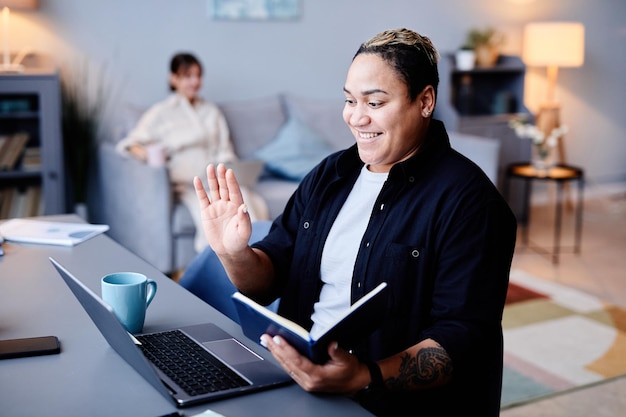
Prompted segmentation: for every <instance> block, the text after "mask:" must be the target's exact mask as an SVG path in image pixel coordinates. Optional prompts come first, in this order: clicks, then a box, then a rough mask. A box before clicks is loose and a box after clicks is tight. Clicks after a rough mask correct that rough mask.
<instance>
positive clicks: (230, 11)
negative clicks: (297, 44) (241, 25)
mask: <svg viewBox="0 0 626 417" xmlns="http://www.w3.org/2000/svg"><path fill="white" fill-rule="evenodd" d="M208 8H209V10H208V11H209V16H210V17H211V18H212V19H214V20H293V19H297V18H298V17H299V16H300V0H208Z"/></svg>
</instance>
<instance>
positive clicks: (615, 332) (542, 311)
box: [502, 270, 626, 408]
mask: <svg viewBox="0 0 626 417" xmlns="http://www.w3.org/2000/svg"><path fill="white" fill-rule="evenodd" d="M502 325H503V328H504V381H503V387H502V408H509V407H512V406H514V405H518V404H521V403H525V402H528V401H533V400H536V399H539V398H542V397H545V396H549V395H554V394H558V393H560V392H563V391H569V390H573V389H577V388H580V387H583V386H585V385H589V384H594V383H598V382H601V381H603V380H606V379H610V378H614V377H617V376H620V375H624V374H626V310H624V309H622V308H619V307H616V306H614V305H611V304H608V303H605V302H603V301H602V300H599V299H598V298H596V297H594V296H590V295H588V294H585V293H584V292H581V291H579V290H575V289H572V288H568V287H565V286H563V285H559V284H556V283H554V282H550V281H545V280H542V279H538V278H536V277H533V276H531V275H529V274H527V273H525V272H522V271H519V270H514V271H511V279H510V285H509V292H508V294H507V304H506V306H505V308H504V317H503V321H502Z"/></svg>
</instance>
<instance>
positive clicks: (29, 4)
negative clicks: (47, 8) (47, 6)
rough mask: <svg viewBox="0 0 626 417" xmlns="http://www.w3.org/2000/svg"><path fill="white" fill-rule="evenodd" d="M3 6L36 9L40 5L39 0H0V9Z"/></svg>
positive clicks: (16, 8)
mask: <svg viewBox="0 0 626 417" xmlns="http://www.w3.org/2000/svg"><path fill="white" fill-rule="evenodd" d="M3 7H8V8H9V9H15V10H20V9H24V10H27V9H29V10H34V9H37V8H38V7H39V0H0V9H1V8H3Z"/></svg>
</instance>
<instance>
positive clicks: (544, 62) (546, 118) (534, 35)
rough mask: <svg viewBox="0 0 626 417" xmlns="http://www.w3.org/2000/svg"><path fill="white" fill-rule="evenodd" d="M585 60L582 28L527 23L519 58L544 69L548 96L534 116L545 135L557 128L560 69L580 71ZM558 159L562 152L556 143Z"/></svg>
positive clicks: (565, 24) (580, 25)
mask: <svg viewBox="0 0 626 417" xmlns="http://www.w3.org/2000/svg"><path fill="white" fill-rule="evenodd" d="M584 56H585V28H584V26H583V25H582V24H581V23H574V22H540V23H529V24H527V25H526V27H525V28H524V39H523V52H522V58H523V60H524V62H525V63H526V65H528V66H539V67H547V71H548V72H547V74H548V95H547V100H546V102H545V103H543V104H542V105H541V107H540V110H539V113H538V115H537V122H536V123H537V126H538V127H539V129H541V130H542V131H543V132H544V133H545V134H546V135H548V134H549V133H550V132H551V131H552V129H553V128H555V127H558V126H559V125H560V120H559V112H560V105H559V102H558V100H557V99H556V97H555V87H556V79H557V75H558V71H559V67H580V66H582V65H583V62H584ZM559 157H560V159H561V162H565V151H564V148H563V145H562V141H559Z"/></svg>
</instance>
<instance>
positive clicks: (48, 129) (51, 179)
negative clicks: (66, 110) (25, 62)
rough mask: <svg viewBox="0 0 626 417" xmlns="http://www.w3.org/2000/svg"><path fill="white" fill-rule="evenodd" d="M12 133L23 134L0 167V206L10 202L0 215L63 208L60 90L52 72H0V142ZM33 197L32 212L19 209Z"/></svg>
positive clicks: (64, 197)
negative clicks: (10, 159)
mask: <svg viewBox="0 0 626 417" xmlns="http://www.w3.org/2000/svg"><path fill="white" fill-rule="evenodd" d="M18 134H26V135H27V136H28V139H27V141H26V145H25V147H24V149H23V150H21V151H20V154H19V158H18V159H17V161H16V163H15V164H13V165H12V166H9V167H3V168H2V169H0V199H2V201H0V207H2V206H3V204H2V203H3V202H4V203H7V201H9V200H10V202H11V205H12V208H11V209H7V208H6V205H5V209H4V213H1V214H2V216H0V217H4V218H6V217H23V216H28V215H40V214H46V215H47V214H59V213H65V212H66V194H65V188H66V184H65V172H64V164H63V141H62V138H61V89H60V82H59V76H58V74H57V73H56V72H43V71H28V70H27V72H25V73H23V74H0V137H1V138H3V140H2V142H3V143H4V142H6V141H7V140H13V138H14V137H15V136H16V135H18ZM5 151H6V149H5V150H3V151H2V152H3V153H4V152H5ZM32 194H35V195H36V197H33V196H32ZM32 198H36V200H32ZM34 202H35V203H36V204H37V208H36V209H35V211H33V209H26V208H25V207H28V206H29V205H32V204H34Z"/></svg>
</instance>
